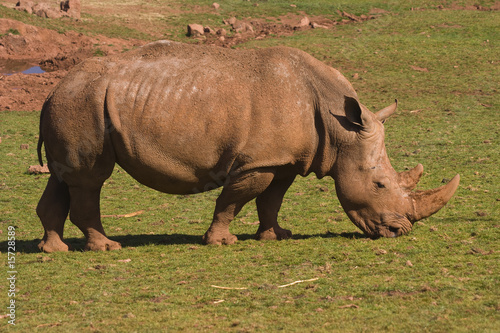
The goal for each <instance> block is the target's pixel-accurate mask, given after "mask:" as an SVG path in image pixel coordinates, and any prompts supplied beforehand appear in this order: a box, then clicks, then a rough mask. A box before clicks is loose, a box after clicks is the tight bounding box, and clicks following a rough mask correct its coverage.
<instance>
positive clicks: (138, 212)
mask: <svg viewBox="0 0 500 333" xmlns="http://www.w3.org/2000/svg"><path fill="white" fill-rule="evenodd" d="M142 213H144V211H143V210H138V211H137V212H133V213H128V214H120V215H101V217H115V218H117V217H133V216H137V215H141V214H142Z"/></svg>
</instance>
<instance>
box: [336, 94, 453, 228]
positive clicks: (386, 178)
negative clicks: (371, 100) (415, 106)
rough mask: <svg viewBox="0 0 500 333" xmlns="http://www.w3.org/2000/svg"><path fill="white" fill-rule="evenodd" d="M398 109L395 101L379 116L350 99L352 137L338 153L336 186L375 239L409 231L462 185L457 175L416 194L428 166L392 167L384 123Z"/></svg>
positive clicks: (357, 222)
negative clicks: (440, 184)
mask: <svg viewBox="0 0 500 333" xmlns="http://www.w3.org/2000/svg"><path fill="white" fill-rule="evenodd" d="M396 107H397V103H394V104H393V105H391V106H389V107H386V108H384V109H382V110H380V111H379V112H377V113H375V114H374V113H372V112H370V111H369V110H368V109H367V108H366V107H365V106H363V105H362V104H360V103H358V101H357V100H356V99H354V98H350V97H346V98H345V104H344V109H345V113H346V118H347V120H346V121H345V125H346V126H345V127H347V128H348V129H349V130H350V133H351V136H350V138H351V139H350V140H349V141H350V142H348V143H344V144H342V145H340V147H342V148H339V150H338V156H337V162H336V165H335V168H334V175H333V176H334V178H335V187H336V190H337V195H338V198H339V200H340V203H341V204H342V207H343V208H344V210H345V211H346V213H347V215H348V216H349V218H350V219H351V221H352V222H353V223H354V224H355V225H356V226H358V227H359V228H360V229H361V230H363V232H364V233H365V234H366V235H368V236H369V237H371V238H378V237H397V236H400V235H402V234H405V233H407V232H409V231H410V230H411V228H412V225H413V223H414V222H415V221H418V220H420V219H423V218H426V217H428V216H430V215H432V214H434V213H436V212H437V211H438V210H439V209H441V208H442V207H443V206H444V205H445V204H446V203H447V202H448V200H450V198H451V197H452V196H453V193H455V190H456V189H457V187H458V183H459V181H460V176H459V175H456V176H455V177H454V178H453V179H452V180H451V181H450V182H449V183H448V184H446V185H444V186H441V187H439V188H436V189H432V190H428V191H416V192H413V191H412V190H413V189H414V188H415V186H416V184H417V182H418V180H419V179H420V177H421V176H422V172H423V169H424V168H423V166H422V165H421V164H419V165H417V166H416V167H415V168H413V169H411V170H409V171H406V172H401V173H397V172H396V171H395V170H394V169H393V168H392V166H391V163H390V162H389V159H388V157H387V153H386V151H385V145H384V126H383V122H384V121H385V119H387V117H389V116H390V115H391V114H392V113H394V111H396ZM353 137H354V142H352V138H353Z"/></svg>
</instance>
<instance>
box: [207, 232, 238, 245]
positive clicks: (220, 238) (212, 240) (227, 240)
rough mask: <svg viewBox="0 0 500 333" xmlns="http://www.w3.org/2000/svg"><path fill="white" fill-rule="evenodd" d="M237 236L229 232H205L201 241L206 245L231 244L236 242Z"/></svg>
mask: <svg viewBox="0 0 500 333" xmlns="http://www.w3.org/2000/svg"><path fill="white" fill-rule="evenodd" d="M237 240H238V237H236V236H235V235H233V234H230V233H224V234H222V233H210V234H209V233H208V232H207V233H205V235H203V243H204V244H206V245H231V244H234V243H236V241H237Z"/></svg>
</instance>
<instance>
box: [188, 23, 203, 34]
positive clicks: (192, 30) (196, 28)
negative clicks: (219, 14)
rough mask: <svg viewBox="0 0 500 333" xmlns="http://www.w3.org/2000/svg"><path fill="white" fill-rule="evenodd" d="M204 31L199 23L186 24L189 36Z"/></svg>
mask: <svg viewBox="0 0 500 333" xmlns="http://www.w3.org/2000/svg"><path fill="white" fill-rule="evenodd" d="M204 33H205V29H203V26H202V25H201V24H196V23H194V24H189V25H188V33H187V34H188V36H190V37H199V36H202V35H203V34H204Z"/></svg>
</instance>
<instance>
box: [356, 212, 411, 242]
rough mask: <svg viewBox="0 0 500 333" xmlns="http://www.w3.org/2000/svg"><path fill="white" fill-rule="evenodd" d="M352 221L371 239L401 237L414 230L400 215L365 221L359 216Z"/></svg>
mask: <svg viewBox="0 0 500 333" xmlns="http://www.w3.org/2000/svg"><path fill="white" fill-rule="evenodd" d="M353 215H357V214H353ZM349 217H351V215H350V214H349ZM356 217H357V218H356ZM351 220H352V221H353V223H354V224H355V225H356V226H357V227H358V228H360V229H361V230H362V231H363V232H364V233H365V235H366V236H368V237H370V238H371V239H377V238H381V237H386V238H394V237H399V236H401V235H404V234H407V233H408V232H410V230H411V228H412V224H411V222H410V221H409V220H408V219H407V218H406V217H405V216H403V215H401V214H398V213H384V214H381V215H380V217H379V218H378V219H371V218H370V219H363V218H361V217H360V216H359V215H357V216H352V217H351Z"/></svg>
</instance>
